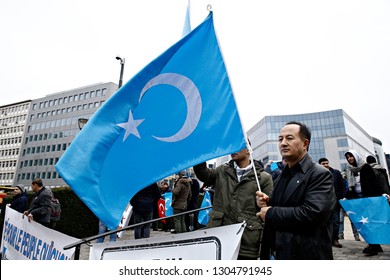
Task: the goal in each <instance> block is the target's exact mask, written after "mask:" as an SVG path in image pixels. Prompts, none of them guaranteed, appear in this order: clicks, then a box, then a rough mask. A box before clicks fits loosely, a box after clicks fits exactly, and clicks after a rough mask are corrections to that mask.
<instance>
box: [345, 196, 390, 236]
mask: <svg viewBox="0 0 390 280" xmlns="http://www.w3.org/2000/svg"><path fill="white" fill-rule="evenodd" d="M340 204H341V206H342V207H343V208H344V210H345V212H346V213H347V215H348V217H349V219H350V220H351V222H352V223H353V225H354V226H355V227H356V229H357V230H358V232H359V233H360V235H361V236H362V237H363V239H364V240H365V241H366V242H367V243H368V244H390V205H389V203H388V201H387V198H386V197H384V196H379V197H367V198H357V199H350V200H340Z"/></svg>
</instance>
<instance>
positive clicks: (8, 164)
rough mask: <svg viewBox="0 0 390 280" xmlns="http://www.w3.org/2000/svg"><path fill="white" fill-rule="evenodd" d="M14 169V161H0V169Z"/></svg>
mask: <svg viewBox="0 0 390 280" xmlns="http://www.w3.org/2000/svg"><path fill="white" fill-rule="evenodd" d="M8 167H16V160H4V161H0V168H8Z"/></svg>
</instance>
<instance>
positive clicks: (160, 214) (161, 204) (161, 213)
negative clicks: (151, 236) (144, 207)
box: [157, 198, 166, 224]
mask: <svg viewBox="0 0 390 280" xmlns="http://www.w3.org/2000/svg"><path fill="white" fill-rule="evenodd" d="M157 208H158V217H159V218H163V217H165V199H162V198H160V199H159V200H158V201H157ZM161 222H162V223H164V224H165V223H166V221H165V220H161Z"/></svg>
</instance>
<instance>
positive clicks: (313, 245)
mask: <svg viewBox="0 0 390 280" xmlns="http://www.w3.org/2000/svg"><path fill="white" fill-rule="evenodd" d="M296 167H297V169H298V172H297V173H296V174H295V175H294V176H293V177H292V179H291V180H290V181H289V183H288V185H287V187H286V189H285V190H284V183H283V180H284V179H285V178H286V177H287V176H288V174H289V172H290V168H289V167H288V166H286V167H285V168H284V170H283V172H282V174H281V175H280V176H279V177H278V178H277V180H276V181H275V185H274V189H273V192H272V200H271V201H270V203H269V205H270V206H272V208H270V209H269V210H268V211H267V214H266V217H265V234H264V240H263V245H264V246H262V248H261V258H262V259H268V258H269V256H270V253H271V252H276V259H281V260H290V259H296V260H315V259H318V260H330V259H333V253H332V211H333V208H334V207H335V204H336V195H335V192H334V188H333V184H332V174H331V173H330V172H329V170H327V169H325V168H323V167H322V166H321V165H319V164H317V163H315V162H313V161H312V159H311V157H310V156H309V155H306V156H305V157H304V159H303V160H302V161H301V162H300V163H299V166H296ZM267 245H271V248H270V247H268V246H267Z"/></svg>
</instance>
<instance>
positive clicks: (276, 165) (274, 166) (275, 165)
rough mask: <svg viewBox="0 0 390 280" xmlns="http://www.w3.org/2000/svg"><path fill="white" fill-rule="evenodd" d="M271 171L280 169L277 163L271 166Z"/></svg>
mask: <svg viewBox="0 0 390 280" xmlns="http://www.w3.org/2000/svg"><path fill="white" fill-rule="evenodd" d="M270 168H271V171H274V170H276V169H278V168H279V166H278V163H277V162H276V161H273V162H272V163H271V165H270Z"/></svg>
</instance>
